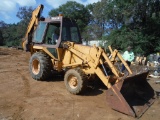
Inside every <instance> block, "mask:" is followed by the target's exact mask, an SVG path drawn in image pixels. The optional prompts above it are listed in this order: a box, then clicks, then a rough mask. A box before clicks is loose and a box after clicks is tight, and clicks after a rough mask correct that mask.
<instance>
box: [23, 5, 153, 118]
mask: <svg viewBox="0 0 160 120" xmlns="http://www.w3.org/2000/svg"><path fill="white" fill-rule="evenodd" d="M42 9H43V5H40V6H39V7H38V8H37V9H36V10H35V11H33V14H32V19H31V21H30V24H29V25H28V29H27V33H26V36H25V39H24V41H23V43H22V44H23V48H24V49H26V48H27V50H28V51H30V53H31V58H30V61H29V70H30V74H31V76H32V78H33V79H35V80H45V79H47V78H48V77H49V75H50V74H51V71H53V70H54V71H57V72H64V73H65V74H64V83H65V86H66V89H67V90H68V91H69V92H70V93H72V94H76V95H77V94H83V92H85V88H86V87H87V81H89V80H90V78H92V76H94V75H96V76H98V77H99V79H100V80H101V81H102V82H103V83H104V85H105V86H106V87H107V91H106V95H107V97H106V100H107V103H108V104H109V105H110V107H111V108H113V109H114V110H116V111H119V112H122V113H124V114H127V115H130V116H133V117H140V116H141V115H142V114H143V113H144V112H145V111H146V110H147V109H148V108H149V106H150V105H151V104H152V103H153V102H154V101H155V99H154V90H153V89H152V88H151V86H150V85H149V84H148V82H147V81H146V78H147V75H148V71H147V70H142V71H141V72H140V73H134V72H132V71H131V69H130V68H129V67H128V65H127V63H126V62H125V61H124V60H123V58H122V56H121V54H120V53H119V52H118V50H116V49H115V50H112V48H111V47H109V49H110V57H108V55H107V53H106V52H105V51H104V50H103V49H102V48H101V47H96V46H85V45H82V41H81V36H80V32H79V29H78V26H77V24H76V22H75V21H74V20H72V19H70V18H66V17H63V16H62V15H59V16H56V17H50V18H45V19H40V13H41V11H42ZM26 46H28V47H26ZM116 57H118V58H119V59H120V61H121V62H122V63H123V64H124V65H125V67H126V69H127V71H128V72H127V73H128V74H124V73H121V72H120V71H119V70H118V69H117V68H116V66H115V62H116V61H115V59H116Z"/></svg>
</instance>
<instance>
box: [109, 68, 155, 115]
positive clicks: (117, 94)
mask: <svg viewBox="0 0 160 120" xmlns="http://www.w3.org/2000/svg"><path fill="white" fill-rule="evenodd" d="M147 75H148V71H146V72H143V73H140V74H136V75H131V76H128V77H126V78H123V79H122V80H120V81H119V82H118V83H116V84H115V85H113V86H112V87H111V88H109V89H108V90H107V102H108V104H109V105H110V107H111V108H113V109H114V110H116V111H119V112H122V113H124V114H127V115H130V116H133V117H140V116H141V115H142V114H143V113H144V112H145V111H146V110H147V109H148V108H149V107H150V106H151V104H152V103H153V102H154V101H155V99H154V90H153V89H152V88H151V86H150V85H149V83H148V82H147V80H146V78H147Z"/></svg>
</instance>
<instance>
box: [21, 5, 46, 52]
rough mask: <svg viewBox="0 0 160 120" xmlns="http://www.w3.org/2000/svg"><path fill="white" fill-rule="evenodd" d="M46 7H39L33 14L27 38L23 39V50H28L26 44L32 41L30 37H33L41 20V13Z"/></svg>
mask: <svg viewBox="0 0 160 120" xmlns="http://www.w3.org/2000/svg"><path fill="white" fill-rule="evenodd" d="M43 8H44V6H43V5H39V6H38V7H37V8H36V9H35V10H34V11H33V12H32V17H31V19H30V22H29V24H28V27H27V30H26V34H25V37H24V38H23V39H22V48H23V49H26V48H25V47H26V44H27V43H28V41H31V40H30V36H31V35H32V33H33V31H34V30H35V29H36V28H37V25H38V21H39V19H40V16H41V13H42V11H43Z"/></svg>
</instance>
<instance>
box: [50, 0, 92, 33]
mask: <svg viewBox="0 0 160 120" xmlns="http://www.w3.org/2000/svg"><path fill="white" fill-rule="evenodd" d="M59 13H63V15H64V17H68V18H72V19H75V20H76V22H77V24H78V26H79V28H80V31H81V32H83V30H84V28H85V27H86V26H87V25H88V23H89V18H90V14H89V11H88V9H87V8H85V6H84V5H83V4H80V3H77V2H75V1H68V2H67V3H66V4H63V5H61V6H59V8H57V9H52V10H51V11H50V12H49V15H50V16H57V15H58V14H59Z"/></svg>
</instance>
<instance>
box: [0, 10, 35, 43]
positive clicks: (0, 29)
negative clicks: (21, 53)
mask: <svg viewBox="0 0 160 120" xmlns="http://www.w3.org/2000/svg"><path fill="white" fill-rule="evenodd" d="M32 11H33V8H32V7H21V8H19V11H18V12H17V17H18V18H20V19H21V21H20V22H18V23H17V24H6V23H5V22H3V21H0V40H3V44H4V45H6V46H19V45H20V44H21V40H22V38H23V36H24V35H25V32H26V29H27V25H28V23H29V21H30V18H31V15H32ZM1 34H2V36H1ZM1 38H3V39H1Z"/></svg>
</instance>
